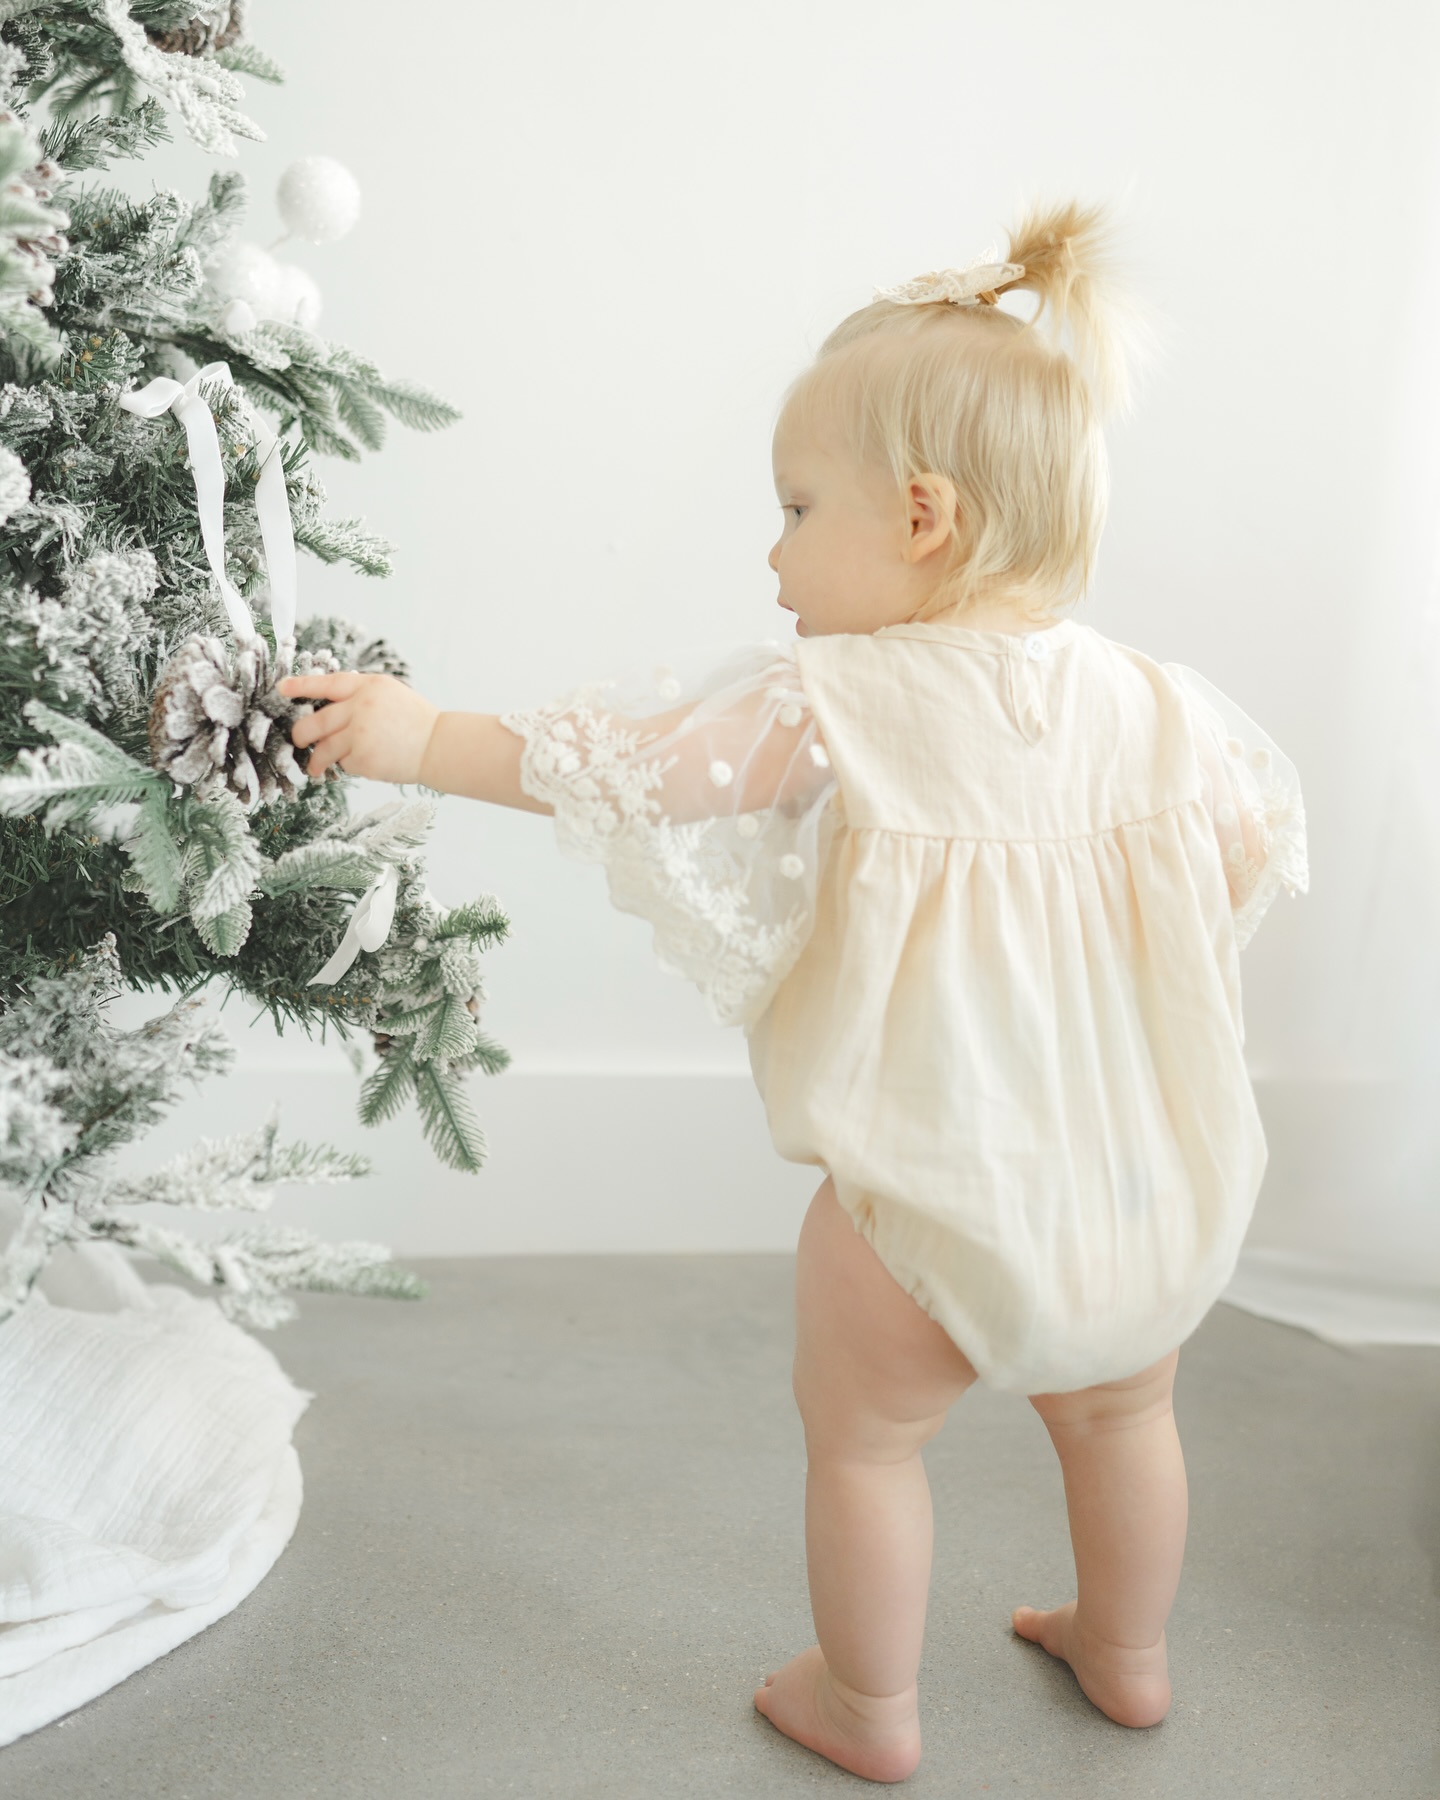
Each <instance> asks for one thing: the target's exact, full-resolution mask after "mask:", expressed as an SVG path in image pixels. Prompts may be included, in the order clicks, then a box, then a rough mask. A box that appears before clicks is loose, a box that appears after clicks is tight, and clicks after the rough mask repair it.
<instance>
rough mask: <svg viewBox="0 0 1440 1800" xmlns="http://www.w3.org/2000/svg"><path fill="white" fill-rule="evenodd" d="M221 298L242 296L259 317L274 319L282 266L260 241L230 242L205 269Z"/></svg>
mask: <svg viewBox="0 0 1440 1800" xmlns="http://www.w3.org/2000/svg"><path fill="white" fill-rule="evenodd" d="M205 273H206V275H207V276H208V277H209V279H210V285H211V287H212V288H213V289H214V290H215V292H216V293H217V294H218V295H219V297H220V298H221V299H222V300H243V301H244V302H245V304H246V306H248V307H249V308H250V310H251V312H253V313H254V315H255V317H256V318H257V319H273V318H274V317H275V316H276V315H275V302H276V300H277V299H278V298H279V285H280V269H279V265H278V264H277V263H276V261H275V258H274V257H273V256H272V255H271V254H270V252H269V251H268V250H262V249H261V247H260V246H259V244H230V245H228V246H227V248H226V249H224V250H223V251H221V253H220V255H219V256H217V257H216V258H215V260H214V262H212V263H211V264H210V266H209V267H208V268H207V269H206V271H205Z"/></svg>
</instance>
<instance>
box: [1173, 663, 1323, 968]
mask: <svg viewBox="0 0 1440 1800" xmlns="http://www.w3.org/2000/svg"><path fill="white" fill-rule="evenodd" d="M1166 673H1167V674H1168V675H1169V676H1170V677H1171V679H1172V680H1173V681H1174V682H1175V683H1176V684H1177V686H1178V687H1179V688H1180V690H1181V692H1182V693H1183V694H1184V696H1185V699H1186V701H1187V703H1188V705H1189V708H1190V716H1191V720H1192V723H1193V725H1194V730H1195V749H1196V754H1197V756H1198V757H1199V760H1200V773H1201V780H1202V783H1203V794H1204V798H1205V802H1206V804H1207V806H1208V807H1209V809H1210V816H1211V818H1212V819H1213V820H1214V823H1215V838H1216V842H1217V843H1218V844H1219V846H1220V856H1221V859H1222V861H1223V862H1224V865H1225V879H1226V881H1227V882H1228V883H1229V887H1230V904H1231V907H1232V908H1233V910H1234V913H1235V940H1236V942H1237V943H1238V944H1239V945H1240V947H1241V949H1244V947H1245V945H1246V944H1248V943H1249V941H1250V939H1251V938H1252V937H1253V936H1254V935H1255V930H1256V927H1257V926H1258V925H1259V923H1260V921H1261V919H1263V918H1264V916H1265V914H1266V912H1267V911H1268V910H1269V907H1270V903H1271V901H1272V900H1273V899H1274V898H1275V896H1276V895H1277V894H1278V893H1279V892H1280V891H1281V890H1282V889H1284V890H1285V891H1286V892H1287V893H1291V894H1303V893H1305V892H1306V891H1307V890H1308V888H1309V886H1310V870H1309V863H1308V858H1307V852H1306V845H1305V804H1304V801H1303V800H1302V798H1301V795H1300V777H1299V776H1298V775H1297V774H1296V772H1295V766H1294V764H1293V763H1292V762H1291V761H1290V759H1289V757H1287V756H1286V755H1285V754H1284V752H1283V751H1282V750H1280V749H1279V748H1278V747H1277V746H1276V745H1275V744H1274V743H1272V741H1271V740H1270V739H1269V738H1268V737H1267V736H1266V735H1265V733H1264V732H1263V731H1262V730H1261V729H1260V727H1259V726H1258V725H1257V724H1255V722H1254V721H1253V720H1252V719H1249V718H1247V717H1246V716H1245V714H1244V713H1243V712H1241V710H1240V708H1239V707H1238V706H1236V705H1235V703H1234V702H1233V701H1231V700H1227V699H1226V697H1225V696H1224V694H1222V693H1220V691H1219V690H1218V689H1217V688H1213V687H1212V686H1211V685H1210V683H1209V682H1208V681H1206V680H1205V679H1204V677H1203V676H1200V675H1197V674H1196V673H1195V672H1194V670H1193V669H1187V668H1184V667H1182V666H1181V665H1180V664H1179V663H1169V664H1167V665H1166Z"/></svg>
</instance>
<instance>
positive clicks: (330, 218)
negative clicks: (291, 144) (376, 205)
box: [275, 156, 360, 244]
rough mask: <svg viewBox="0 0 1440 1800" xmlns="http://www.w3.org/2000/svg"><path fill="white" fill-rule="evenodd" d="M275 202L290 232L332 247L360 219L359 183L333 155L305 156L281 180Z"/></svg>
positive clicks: (308, 240)
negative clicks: (331, 244)
mask: <svg viewBox="0 0 1440 1800" xmlns="http://www.w3.org/2000/svg"><path fill="white" fill-rule="evenodd" d="M275 202H276V205H277V206H278V207H279V208H280V217H281V218H282V219H283V220H284V221H285V228H286V230H287V231H293V232H294V234H295V235H296V237H302V238H304V239H305V240H306V241H307V243H311V244H330V243H333V242H334V241H335V239H336V238H340V237H344V235H345V233H346V232H347V231H349V230H350V228H351V226H352V225H354V223H355V221H356V220H357V219H358V218H359V217H360V183H359V182H358V181H356V179H355V177H354V176H353V175H352V174H351V173H350V171H349V170H348V169H347V168H346V167H345V165H344V163H338V162H336V161H335V159H334V157H333V156H302V157H301V158H300V159H299V161H298V162H293V163H291V165H290V167H289V168H288V169H286V171H285V173H284V174H283V175H282V176H281V177H280V185H279V187H278V188H277V189H276V190H275Z"/></svg>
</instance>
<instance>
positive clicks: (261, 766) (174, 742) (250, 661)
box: [149, 637, 340, 812]
mask: <svg viewBox="0 0 1440 1800" xmlns="http://www.w3.org/2000/svg"><path fill="white" fill-rule="evenodd" d="M339 667H340V665H339V663H338V662H337V661H336V659H335V658H334V657H333V656H331V655H330V654H329V653H328V652H327V651H324V650H320V651H310V650H301V651H299V652H298V653H297V654H296V655H295V657H294V659H293V666H277V664H276V662H275V660H274V658H273V657H272V654H271V650H270V646H269V645H268V644H267V643H265V641H264V640H263V639H262V638H251V639H249V640H247V641H243V642H241V643H239V644H237V645H236V646H235V648H234V649H233V650H227V648H226V646H225V645H224V644H222V643H221V642H220V640H219V638H214V637H192V638H190V639H189V640H188V642H186V643H184V644H182V645H181V646H180V648H179V649H178V650H177V651H176V652H175V654H174V656H172V657H171V658H170V660H169V662H168V663H166V665H165V667H164V669H162V670H161V673H160V681H159V684H158V685H157V687H156V689H155V698H154V700H153V702H152V703H151V707H150V732H149V735H150V760H151V761H152V762H153V763H154V765H155V767H156V768H157V769H159V770H160V772H161V774H163V775H168V776H169V777H170V779H171V780H172V781H176V782H179V783H180V784H181V786H182V787H190V788H194V789H195V791H196V792H197V793H199V794H202V795H203V794H213V793H215V792H217V791H218V790H219V789H221V788H229V789H230V791H231V793H233V794H234V795H235V796H236V798H237V799H238V800H239V801H240V804H241V805H242V806H243V807H244V808H245V810H246V811H247V812H249V811H250V810H251V808H252V807H255V806H268V805H269V804H270V802H271V801H272V800H276V799H279V798H280V797H281V796H282V795H283V796H284V797H285V799H287V800H290V799H293V798H294V796H295V795H296V794H297V793H298V792H299V790H300V789H301V788H302V787H304V785H305V782H306V779H307V777H306V774H305V767H306V764H307V763H308V762H309V760H310V752H309V750H308V749H305V750H297V749H296V748H295V746H294V745H293V744H292V743H291V742H290V727H291V726H292V725H293V724H294V723H295V721H296V720H297V719H301V718H304V716H305V715H306V714H307V713H310V712H313V711H314V710H315V705H316V703H315V702H314V701H313V700H287V699H286V698H285V696H284V695H283V694H281V693H278V692H277V691H276V687H275V683H276V681H277V680H278V679H279V678H280V677H281V676H282V675H334V674H335V673H337V672H338V670H339ZM322 704H323V702H322ZM337 773H338V771H337V770H336V769H335V768H334V766H333V765H332V766H331V767H330V768H328V769H327V770H326V771H325V775H326V777H327V778H328V777H330V776H333V775H335V774H337Z"/></svg>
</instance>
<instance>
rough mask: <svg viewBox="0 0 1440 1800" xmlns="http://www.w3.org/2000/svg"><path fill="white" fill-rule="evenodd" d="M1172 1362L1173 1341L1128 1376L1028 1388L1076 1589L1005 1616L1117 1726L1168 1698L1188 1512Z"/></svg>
mask: <svg viewBox="0 0 1440 1800" xmlns="http://www.w3.org/2000/svg"><path fill="white" fill-rule="evenodd" d="M1178 1360H1179V1352H1178V1351H1174V1352H1172V1353H1171V1354H1170V1355H1169V1356H1167V1357H1165V1358H1164V1359H1163V1361H1161V1362H1158V1363H1156V1364H1155V1366H1154V1367H1153V1368H1151V1369H1146V1370H1144V1371H1142V1372H1141V1373H1140V1374H1139V1375H1133V1376H1131V1377H1130V1378H1129V1379H1128V1380H1126V1381H1115V1382H1108V1383H1106V1384H1105V1385H1104V1386H1102V1387H1093V1388H1086V1389H1084V1390H1083V1391H1082V1392H1080V1393H1075V1394H1034V1395H1032V1396H1031V1405H1032V1406H1034V1408H1035V1410H1036V1411H1037V1412H1038V1413H1039V1414H1040V1416H1041V1418H1042V1419H1044V1421H1045V1424H1046V1427H1047V1429H1048V1430H1049V1433H1050V1438H1051V1441H1052V1442H1053V1444H1054V1445H1055V1448H1056V1450H1057V1452H1058V1453H1059V1456H1060V1466H1061V1468H1062V1469H1063V1471H1064V1475H1065V1500H1066V1504H1067V1506H1068V1508H1069V1511H1070V1541H1071V1543H1072V1545H1073V1546H1074V1550H1075V1576H1076V1592H1077V1598H1076V1599H1074V1600H1072V1601H1070V1602H1069V1604H1068V1605H1066V1606H1059V1607H1056V1608H1055V1609H1054V1611H1052V1612H1037V1611H1036V1610H1035V1608H1034V1607H1030V1606H1021V1607H1017V1608H1016V1611H1015V1615H1014V1619H1013V1623H1014V1626H1015V1629H1016V1631H1017V1632H1019V1633H1020V1635H1021V1636H1022V1637H1027V1638H1031V1639H1033V1640H1034V1642H1036V1643H1038V1644H1043V1645H1044V1647H1045V1648H1046V1649H1047V1650H1048V1651H1049V1652H1050V1654H1051V1655H1052V1656H1059V1657H1063V1658H1064V1660H1065V1661H1066V1662H1068V1663H1069V1664H1070V1667H1071V1668H1072V1669H1073V1670H1074V1671H1075V1677H1076V1680H1077V1681H1078V1682H1079V1683H1080V1686H1081V1687H1082V1688H1083V1689H1084V1691H1085V1693H1086V1694H1087V1695H1088V1696H1089V1697H1090V1699H1091V1700H1093V1701H1094V1703H1095V1704H1096V1706H1098V1707H1099V1708H1100V1710H1101V1712H1103V1713H1106V1714H1108V1716H1109V1717H1110V1718H1112V1719H1115V1720H1116V1721H1118V1723H1120V1724H1121V1725H1155V1724H1158V1723H1159V1721H1160V1720H1161V1719H1163V1718H1164V1717H1165V1714H1166V1713H1167V1712H1168V1711H1169V1708H1170V1678H1169V1674H1168V1672H1167V1669H1166V1660H1165V1621H1166V1620H1167V1619H1168V1618H1169V1616H1170V1608H1171V1605H1172V1604H1173V1602H1174V1599H1175V1590H1176V1588H1177V1587H1178V1586H1179V1584H1180V1564H1181V1560H1182V1558H1183V1557H1184V1554H1185V1526H1186V1522H1187V1517H1188V1502H1187V1495H1186V1487H1185V1461H1184V1458H1183V1457H1182V1455H1181V1453H1180V1439H1179V1437H1178V1436H1177V1435H1176V1431H1175V1414H1174V1412H1173V1411H1172V1409H1171V1389H1172V1386H1173V1383H1174V1380H1175V1366H1176V1363H1177V1362H1178Z"/></svg>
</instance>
